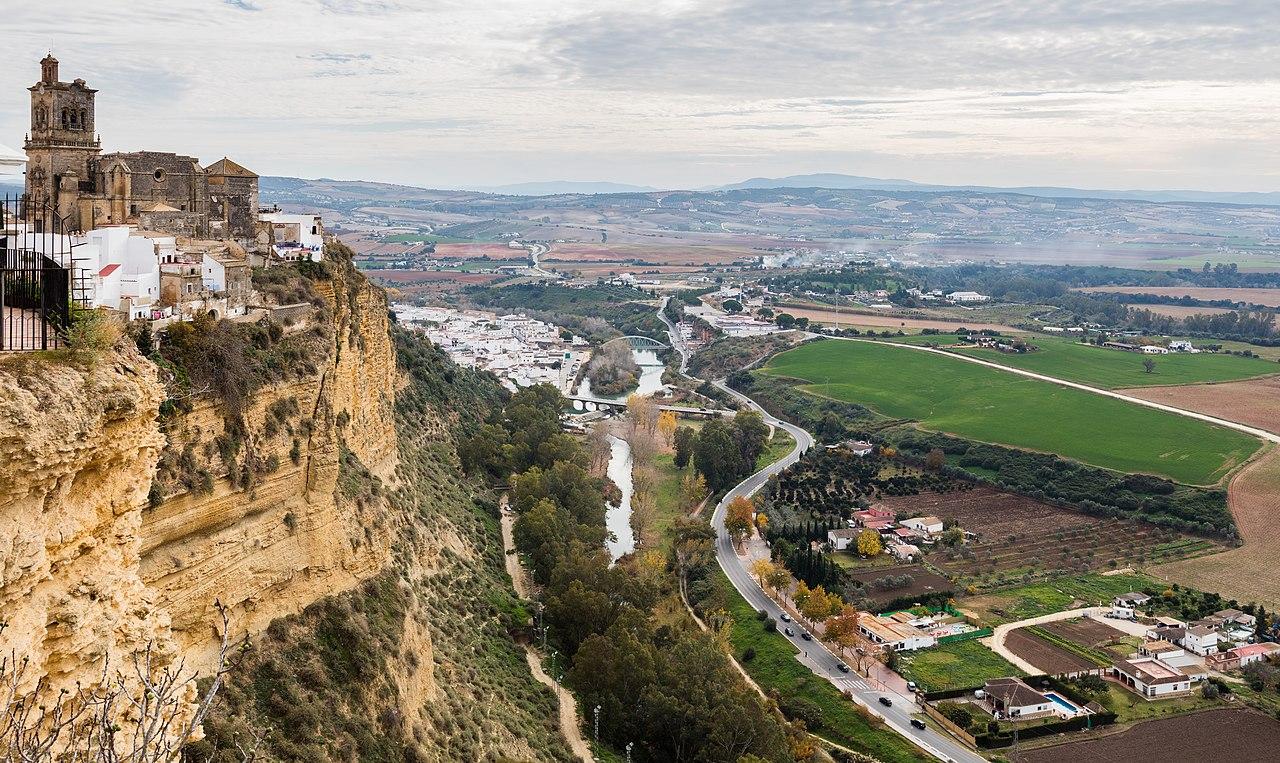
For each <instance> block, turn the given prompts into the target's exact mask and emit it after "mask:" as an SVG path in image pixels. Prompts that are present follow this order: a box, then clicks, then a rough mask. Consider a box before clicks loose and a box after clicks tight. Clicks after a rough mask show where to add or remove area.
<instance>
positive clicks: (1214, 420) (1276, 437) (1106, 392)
mask: <svg viewBox="0 0 1280 763" xmlns="http://www.w3.org/2000/svg"><path fill="white" fill-rule="evenodd" d="M809 336H811V337H823V338H825V339H838V340H840V341H842V342H864V343H866V344H878V345H882V346H884V345H890V346H893V347H901V348H904V349H908V350H918V351H920V352H932V353H934V354H937V355H943V356H945V357H948V358H956V359H958V360H963V361H965V362H966V363H977V364H978V365H980V366H987V367H989V368H994V369H996V370H998V371H1007V372H1008V373H1011V374H1017V375H1018V376H1025V377H1027V378H1030V379H1039V380H1040V381H1046V382H1049V383H1050V384H1057V385H1058V386H1061V387H1071V388H1073V389H1078V390H1083V391H1085V392H1092V393H1093V394H1095V395H1103V396H1105V397H1113V398H1115V399H1116V400H1123V401H1125V402H1126V403H1133V404H1135V405H1141V406H1144V407H1147V408H1155V409H1156V410H1158V411H1164V412H1166V413H1176V414H1177V415H1179V416H1186V417H1187V418H1191V419H1199V420H1200V421H1204V422H1208V423H1210V424H1216V425H1218V426H1220V427H1226V428H1227V429H1234V430H1236V431H1237V432H1244V433H1245V434H1248V435H1253V436H1254V437H1257V438H1259V439H1261V440H1266V441H1267V442H1273V443H1280V434H1277V433H1276V432H1268V431H1267V430H1265V429H1258V428H1257V427H1251V426H1248V425H1245V424H1240V423H1237V422H1235V421H1228V420H1227V419H1220V418H1218V417H1217V416H1210V415H1208V414H1206V413H1198V412H1196V411H1189V410H1187V409H1185V408H1178V407H1176V406H1172V405H1165V404H1164V403H1157V402H1155V401H1152V400H1143V399H1142V398H1140V397H1133V396H1131V395H1126V394H1124V393H1123V392H1116V391H1115V390H1110V389H1102V388H1101V387H1091V386H1089V385H1088V384H1081V383H1079V382H1073V381H1067V380H1066V379H1059V378H1058V377H1056V376H1046V375H1045V374H1038V373H1035V372H1034V371H1024V370H1023V369H1021V368H1013V367H1011V366H1002V365H1000V364H999V363H993V362H992V361H990V360H983V359H982V358H974V357H971V356H969V355H962V354H960V353H958V352H947V351H946V350H939V349H936V348H933V347H920V346H918V345H914V344H901V343H898V342H885V341H879V340H873V339H858V338H857V337H851V336H827V335H826V334H814V333H810V334H809Z"/></svg>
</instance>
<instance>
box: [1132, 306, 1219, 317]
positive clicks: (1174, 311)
mask: <svg viewBox="0 0 1280 763" xmlns="http://www.w3.org/2000/svg"><path fill="white" fill-rule="evenodd" d="M1125 304H1127V305H1128V306H1129V307H1132V308H1133V309H1134V310H1150V311H1151V312H1153V313H1155V314H1156V315H1167V316H1169V317H1170V318H1186V317H1187V316H1188V315H1221V314H1223V313H1234V312H1235V310H1232V309H1230V308H1227V307H1191V306H1188V305H1146V304H1141V303H1138V302H1126V303H1125Z"/></svg>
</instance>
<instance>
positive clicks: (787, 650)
mask: <svg viewBox="0 0 1280 763" xmlns="http://www.w3.org/2000/svg"><path fill="white" fill-rule="evenodd" d="M714 580H715V584H716V586H717V587H718V589H719V592H720V595H721V596H722V597H723V599H724V601H725V606H726V609H727V610H728V614H729V617H730V618H731V622H732V626H731V627H730V631H729V634H730V635H729V641H730V644H731V645H732V647H733V654H734V656H735V657H736V658H737V660H738V662H739V664H741V665H742V667H743V668H744V669H745V670H746V671H747V674H748V675H750V676H751V680H753V681H755V682H756V684H757V685H758V686H760V688H761V689H763V690H764V691H765V692H767V693H769V694H770V695H773V696H776V697H777V698H778V701H779V704H781V705H783V706H784V707H786V706H787V704H788V703H789V702H790V703H791V704H792V705H793V706H794V705H795V704H797V701H803V702H805V703H809V704H811V705H812V706H814V707H816V708H818V710H819V711H820V713H819V716H820V718H821V725H819V726H817V727H816V728H813V727H810V729H809V730H810V731H812V732H814V733H816V734H817V735H818V736H820V737H823V738H824V739H829V740H831V741H832V742H835V743H837V744H841V745H844V746H846V747H849V748H851V749H854V750H859V751H863V752H865V753H866V754H868V755H871V756H872V757H874V758H876V759H878V760H880V761H882V762H883V763H897V761H922V760H931V758H929V757H928V756H926V755H925V754H924V753H923V752H921V751H920V750H918V749H917V748H916V747H915V746H914V745H912V744H911V743H910V742H908V741H906V740H905V739H903V738H902V737H901V736H899V735H898V734H896V733H895V732H893V731H891V730H887V729H885V728H884V726H883V725H882V723H881V722H880V721H879V720H878V719H876V718H875V717H874V716H872V715H870V714H869V713H867V712H866V711H865V710H863V709H862V708H860V707H859V706H858V705H856V704H855V703H854V702H853V701H852V700H849V699H846V698H845V697H844V695H842V694H841V693H840V692H839V691H838V690H837V689H836V687H835V686H833V685H832V684H831V683H830V682H828V681H826V680H825V679H822V678H819V677H817V676H815V675H814V674H813V672H812V671H811V670H809V669H808V668H807V667H805V666H804V665H801V664H800V663H799V662H798V661H797V660H796V658H795V655H796V649H795V647H793V646H792V645H791V643H790V642H789V641H788V640H787V638H786V637H785V636H783V635H782V634H781V633H778V631H777V628H776V627H775V628H773V629H772V630H771V629H769V628H768V627H766V626H767V623H765V622H762V621H760V620H759V619H758V618H757V617H756V611H755V609H754V608H753V607H752V606H751V605H750V604H748V603H747V601H746V600H745V599H743V598H742V597H741V596H740V595H739V594H738V592H737V590H736V589H734V587H733V584H731V583H730V582H729V579H728V578H726V577H725V576H724V573H723V572H721V571H720V570H718V569H717V570H716V571H715V578H714ZM748 650H750V652H748ZM748 653H749V654H751V657H750V658H749V659H748V658H747V654H748Z"/></svg>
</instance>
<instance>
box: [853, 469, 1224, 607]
mask: <svg viewBox="0 0 1280 763" xmlns="http://www.w3.org/2000/svg"><path fill="white" fill-rule="evenodd" d="M876 506H877V508H884V509H888V510H889V511H892V512H894V513H895V514H896V513H898V512H906V513H909V514H926V515H928V514H931V515H934V516H937V517H939V518H940V519H942V520H943V521H947V520H954V521H956V522H957V523H958V524H959V525H960V527H962V528H964V529H965V530H968V531H970V532H974V533H977V534H978V537H977V538H974V539H971V540H970V541H969V542H968V543H966V544H965V545H964V547H963V548H960V549H948V548H938V549H936V550H934V551H932V552H930V553H929V555H928V560H929V563H930V564H932V565H933V566H935V567H937V568H939V569H941V570H942V571H944V572H945V573H947V574H948V575H954V576H957V577H959V578H961V579H962V580H971V581H974V582H976V583H978V584H979V585H981V584H983V583H991V584H997V585H998V584H1000V583H1001V582H1003V581H1006V580H1014V579H1016V576H1019V575H1022V574H1025V573H1027V572H1031V573H1036V574H1038V573H1046V572H1051V571H1055V570H1060V571H1072V572H1083V571H1087V570H1094V569H1106V568H1108V567H1112V568H1115V567H1126V566H1128V565H1129V564H1130V563H1146V562H1148V561H1172V560H1174V559H1180V558H1183V557H1187V556H1194V555H1199V554H1206V553H1212V552H1215V551H1220V550H1222V548H1223V547H1222V546H1221V545H1219V544H1218V543H1215V542H1214V541H1210V540H1205V539H1203V538H1196V537H1192V536H1188V535H1182V534H1180V533H1178V532H1176V531H1173V530H1169V529H1165V528H1162V527H1157V526H1155V525H1152V524H1147V523H1145V522H1137V521H1134V520H1129V519H1113V518H1102V517H1093V516H1090V515H1088V514H1084V513H1082V512H1077V511H1071V510H1070V509H1063V508H1059V507H1057V506H1053V505H1051V504H1048V503H1044V502H1041V501H1036V500H1034V499H1032V498H1027V497H1025V496H1021V495H1017V494H1015V493H1006V492H1004V491H1001V490H997V489H996V488H993V487H987V486H981V487H976V488H974V489H973V490H968V491H964V492H951V493H922V494H920V495H913V496H893V497H885V498H882V499H881V500H880V501H879V502H878V503H877V504H876Z"/></svg>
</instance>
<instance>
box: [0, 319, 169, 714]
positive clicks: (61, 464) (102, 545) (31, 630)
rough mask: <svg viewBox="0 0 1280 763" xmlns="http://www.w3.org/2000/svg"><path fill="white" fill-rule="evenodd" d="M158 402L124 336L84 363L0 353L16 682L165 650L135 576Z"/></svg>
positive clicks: (150, 374)
mask: <svg viewBox="0 0 1280 763" xmlns="http://www.w3.org/2000/svg"><path fill="white" fill-rule="evenodd" d="M163 399H164V391H163V388H162V387H161V386H160V384H159V382H158V381H157V378H156V372H155V368H154V367H153V366H152V365H151V364H150V363H148V362H147V361H146V360H144V359H143V358H142V357H141V356H139V355H138V353H137V351H136V350H135V349H133V347H132V345H131V344H129V343H127V342H125V343H122V344H121V345H120V346H119V347H118V348H117V350H115V351H113V352H112V353H109V354H108V355H107V356H106V357H104V358H101V359H99V361H98V362H96V363H94V364H92V365H84V366H77V365H75V364H60V363H45V362H41V361H34V360H32V359H29V358H21V357H19V358H14V357H10V358H6V359H4V360H3V361H0V465H3V469H0V623H4V624H6V626H5V628H4V630H3V637H0V644H3V645H4V652H5V655H6V656H8V655H9V653H10V652H13V653H16V654H17V655H19V656H26V657H27V658H28V659H29V660H30V663H29V670H28V672H27V674H26V679H27V680H26V681H25V684H26V686H24V687H23V688H24V689H31V688H34V685H35V682H36V681H38V680H40V679H41V678H45V679H48V680H49V681H50V682H51V687H52V688H53V689H54V690H56V689H59V688H71V687H73V686H74V685H75V683H76V682H77V681H82V682H84V683H85V684H93V683H94V679H95V678H96V677H97V676H98V675H99V674H100V672H101V669H102V661H103V658H104V657H107V656H108V655H110V657H111V659H112V661H113V662H114V663H115V664H116V665H117V666H118V667H125V666H124V665H123V664H121V663H122V660H123V658H124V657H125V656H126V655H129V654H132V653H133V652H134V651H135V650H138V649H142V648H145V647H146V645H147V644H148V643H149V642H150V643H153V644H154V645H155V652H156V654H157V655H158V656H160V657H161V658H162V659H168V658H169V657H171V656H172V655H173V653H174V644H173V642H172V640H171V638H170V629H169V617H168V615H167V614H166V613H165V611H164V610H163V609H162V608H161V607H159V606H157V597H156V594H155V592H154V591H152V590H151V589H149V588H148V587H147V586H146V585H145V584H144V582H143V580H142V578H141V576H140V574H139V557H140V553H141V543H140V538H141V528H142V524H143V522H142V511H141V509H142V507H143V506H144V505H145V504H146V498H147V489H148V487H149V486H150V484H151V478H152V475H153V474H154V472H155V467H156V457H157V453H158V451H159V449H160V448H161V447H162V446H163V445H164V437H163V435H162V434H161V433H160V429H159V427H158V425H157V424H156V412H157V410H158V408H159V406H160V402H161V401H162V400H163Z"/></svg>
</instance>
